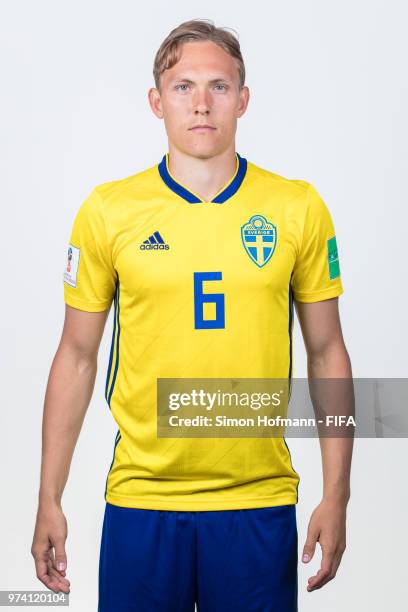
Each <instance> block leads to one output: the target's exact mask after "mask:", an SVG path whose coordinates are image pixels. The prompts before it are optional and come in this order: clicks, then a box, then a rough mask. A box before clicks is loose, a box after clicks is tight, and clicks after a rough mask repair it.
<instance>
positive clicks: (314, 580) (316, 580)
mask: <svg viewBox="0 0 408 612" xmlns="http://www.w3.org/2000/svg"><path fill="white" fill-rule="evenodd" d="M322 550H323V556H322V562H321V566H320V569H319V571H318V572H317V574H316V575H315V576H312V577H311V578H309V580H308V587H307V590H308V591H310V590H314V589H320V588H321V587H322V586H323V585H324V584H326V583H327V582H329V580H332V578H334V571H333V568H334V558H335V554H336V551H335V550H333V549H328V548H327V547H323V548H322Z"/></svg>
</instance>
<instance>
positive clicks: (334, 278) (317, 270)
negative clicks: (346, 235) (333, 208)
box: [292, 183, 344, 302]
mask: <svg viewBox="0 0 408 612" xmlns="http://www.w3.org/2000/svg"><path fill="white" fill-rule="evenodd" d="M292 288H293V295H294V298H295V300H297V301H299V302H318V301H321V300H327V299H329V298H334V297H337V296H339V295H341V294H342V293H343V292H344V289H343V285H342V280H341V275H340V263H339V255H338V249H337V238H336V232H335V229H334V225H333V220H332V217H331V214H330V212H329V210H328V208H327V206H326V204H325V203H324V201H323V200H322V198H321V197H320V195H319V194H318V192H317V191H316V189H315V188H314V187H313V185H311V184H310V183H309V186H308V191H307V203H306V212H305V220H304V225H303V234H302V241H301V245H300V249H299V252H298V255H297V257H296V262H295V266H294V269H293V275H292Z"/></svg>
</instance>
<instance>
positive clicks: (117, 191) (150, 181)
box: [94, 164, 159, 201]
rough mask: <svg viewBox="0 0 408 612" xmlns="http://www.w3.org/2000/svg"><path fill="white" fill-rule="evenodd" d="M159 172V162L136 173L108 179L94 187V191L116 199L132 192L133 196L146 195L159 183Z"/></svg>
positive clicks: (110, 198)
mask: <svg viewBox="0 0 408 612" xmlns="http://www.w3.org/2000/svg"><path fill="white" fill-rule="evenodd" d="M158 177H159V173H158V170H157V164H154V165H153V166H150V167H148V168H145V169H144V170H140V171H139V172H136V173H135V174H131V175H129V176H125V177H123V178H120V179H116V180H111V181H106V182H104V183H100V184H99V185H96V186H95V187H94V191H95V192H96V193H97V194H98V195H99V196H100V197H101V198H102V199H103V200H104V201H109V200H116V199H118V198H121V197H126V196H127V195H129V194H132V197H133V198H134V197H136V198H137V196H138V195H140V197H141V198H145V197H146V193H147V192H148V191H149V190H151V189H152V188H154V187H155V186H156V185H157V179H158Z"/></svg>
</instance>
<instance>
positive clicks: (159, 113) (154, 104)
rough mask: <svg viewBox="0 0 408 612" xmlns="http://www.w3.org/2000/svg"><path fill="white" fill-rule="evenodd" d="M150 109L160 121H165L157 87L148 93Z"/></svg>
mask: <svg viewBox="0 0 408 612" xmlns="http://www.w3.org/2000/svg"><path fill="white" fill-rule="evenodd" d="M148 98H149V104H150V108H151V109H152V111H153V112H154V114H155V115H156V117H158V118H159V119H163V108H162V103H161V96H160V91H159V90H158V89H157V88H156V87H151V88H150V89H149V92H148Z"/></svg>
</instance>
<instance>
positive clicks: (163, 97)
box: [149, 41, 249, 159]
mask: <svg viewBox="0 0 408 612" xmlns="http://www.w3.org/2000/svg"><path fill="white" fill-rule="evenodd" d="M248 98H249V91H248V88H247V87H242V88H241V87H240V83H239V73H238V65H237V62H236V60H235V59H234V58H233V57H232V56H231V55H229V53H227V52H226V51H224V49H222V48H221V47H219V46H218V45H216V44H215V43H213V42H210V41H205V42H188V43H184V44H183V46H182V48H181V55H180V60H179V61H178V62H177V63H176V64H175V65H174V66H173V67H172V68H170V69H169V70H165V71H164V72H163V74H162V75H161V81H160V92H159V91H158V90H157V89H155V88H152V89H151V90H150V91H149V101H150V104H151V107H152V110H153V112H154V113H155V114H156V116H157V117H160V118H163V119H164V123H165V126H166V131H167V135H168V138H169V142H171V143H172V145H173V146H174V147H175V148H177V149H178V150H180V151H181V152H183V153H185V154H187V155H192V156H193V157H199V158H202V159H206V158H210V157H213V156H215V155H218V154H220V153H223V152H224V151H225V150H227V149H228V147H230V146H231V144H233V143H234V138H235V132H236V128H237V119H238V117H241V116H242V115H243V113H244V112H245V110H246V107H247V104H248Z"/></svg>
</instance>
